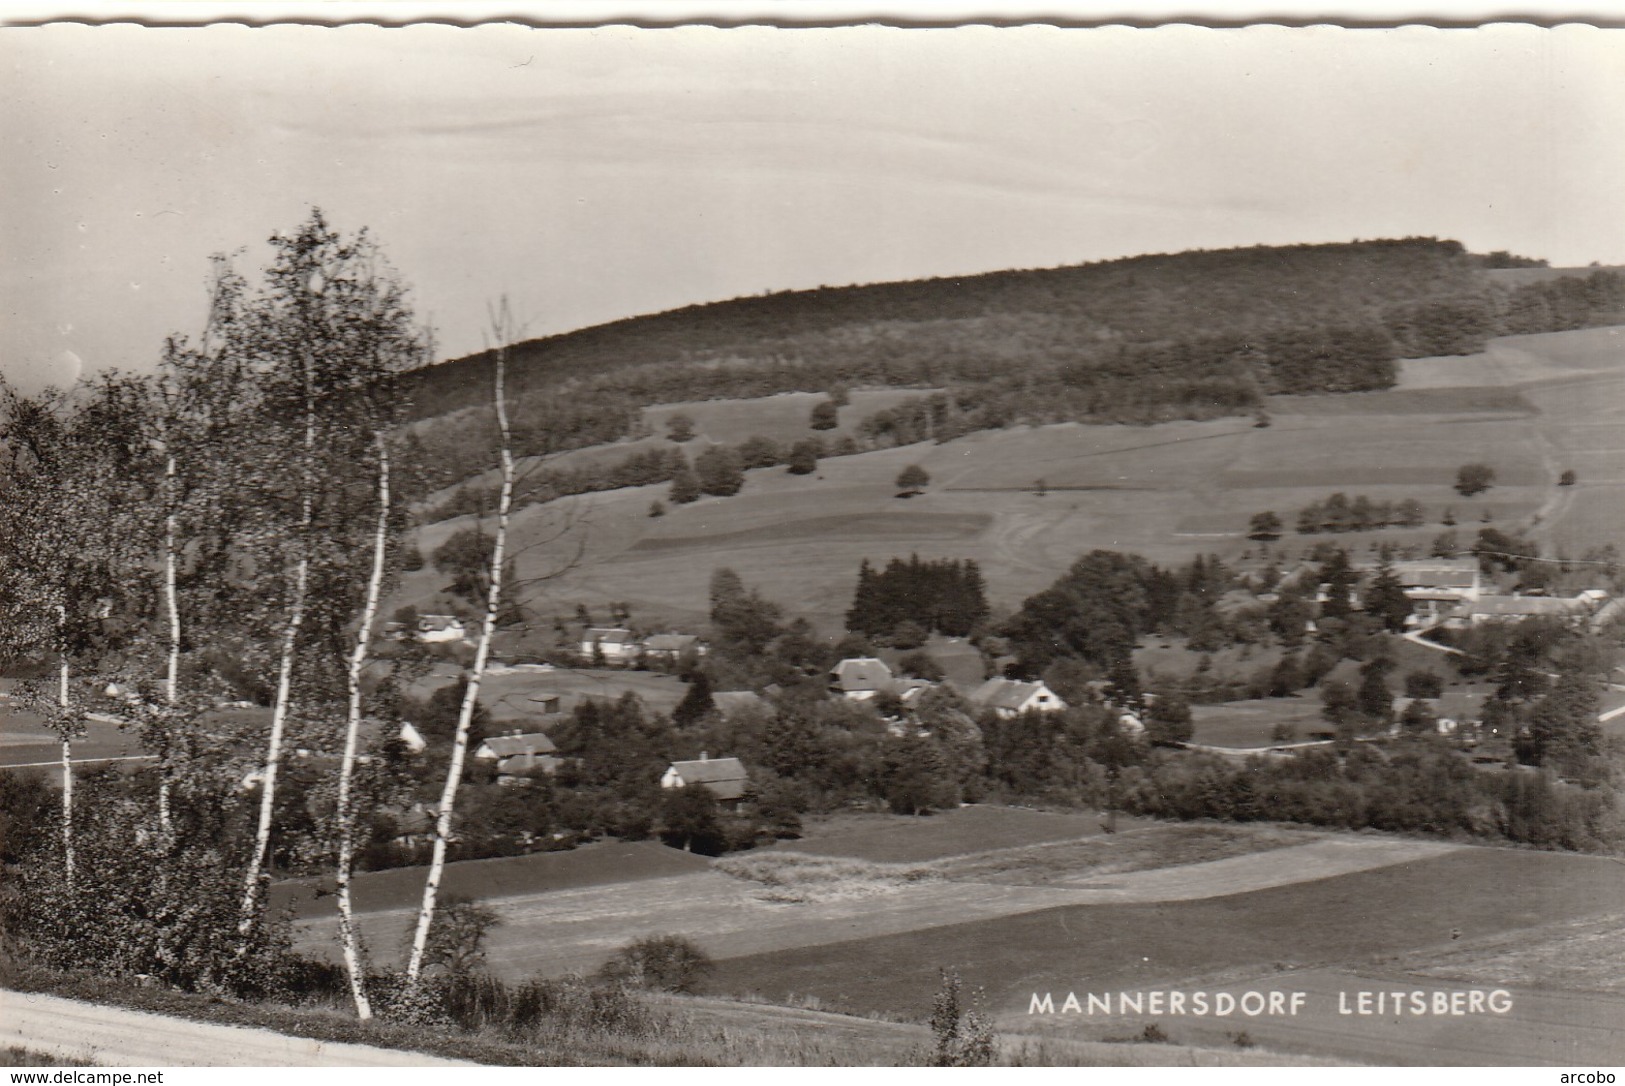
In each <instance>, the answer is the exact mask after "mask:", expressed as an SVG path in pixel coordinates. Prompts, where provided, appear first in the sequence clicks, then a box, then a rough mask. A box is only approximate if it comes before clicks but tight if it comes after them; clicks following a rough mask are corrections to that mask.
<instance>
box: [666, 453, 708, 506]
mask: <svg viewBox="0 0 1625 1086" xmlns="http://www.w3.org/2000/svg"><path fill="white" fill-rule="evenodd" d="M667 497H669V498H671V502H672V504H673V505H687V504H688V503H689V502H693V501H699V500H700V480H699V479H698V478H697V477H695V475H694V469H693V468H691V467H689V466H688V465H687V464H686V463H685V464H684V465H683V466H682V467H680V468H678V469H677V472H676V474H675V475H673V476H672V477H671V492H670V493H669V494H668V495H667Z"/></svg>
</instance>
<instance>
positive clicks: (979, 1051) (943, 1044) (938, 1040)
mask: <svg viewBox="0 0 1625 1086" xmlns="http://www.w3.org/2000/svg"><path fill="white" fill-rule="evenodd" d="M961 988H962V985H961V982H960V979H959V974H958V973H955V972H954V971H953V970H951V969H944V970H942V985H941V987H939V988H938V989H937V997H936V999H935V1000H934V1001H933V1003H932V1006H931V1035H932V1037H933V1038H934V1039H935V1047H934V1050H933V1051H932V1053H931V1061H930V1063H931V1066H932V1067H990V1066H992V1064H993V1025H992V1023H991V1022H989V1021H988V1019H987V1017H986V1016H985V1015H984V1014H983V1013H982V1011H981V1007H980V1003H981V1000H980V994H981V993H980V992H979V991H978V992H977V993H976V994H975V995H973V996H972V997H971V1000H970V1006H969V1007H967V1006H965V1000H964V999H963V997H962V994H961Z"/></svg>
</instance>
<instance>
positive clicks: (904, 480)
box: [897, 464, 931, 498]
mask: <svg viewBox="0 0 1625 1086" xmlns="http://www.w3.org/2000/svg"><path fill="white" fill-rule="evenodd" d="M930 485H931V476H930V475H929V474H928V473H927V472H926V470H925V469H924V468H922V467H920V465H918V464H910V465H909V466H908V467H906V468H904V469H903V470H902V471H900V472H898V473H897V490H898V496H899V497H905V498H906V497H912V496H914V495H915V494H918V493H919V492H920V491H922V490H924V489H925V488H926V487H928V486H930Z"/></svg>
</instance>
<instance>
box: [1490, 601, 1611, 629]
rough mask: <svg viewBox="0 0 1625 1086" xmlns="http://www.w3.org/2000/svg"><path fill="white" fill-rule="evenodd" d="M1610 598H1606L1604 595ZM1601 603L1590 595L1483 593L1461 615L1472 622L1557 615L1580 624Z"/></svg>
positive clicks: (1517, 620) (1520, 619) (1512, 620)
mask: <svg viewBox="0 0 1625 1086" xmlns="http://www.w3.org/2000/svg"><path fill="white" fill-rule="evenodd" d="M1603 598H1606V597H1603ZM1600 606H1601V600H1599V599H1598V598H1597V597H1596V596H1593V595H1590V594H1582V595H1579V596H1572V597H1564V596H1479V597H1478V598H1477V599H1475V600H1473V601H1472V602H1471V603H1469V604H1467V605H1466V606H1464V607H1463V608H1462V610H1461V615H1462V617H1463V618H1465V619H1466V621H1467V622H1468V623H1470V624H1471V625H1474V626H1481V625H1483V624H1484V623H1487V622H1522V621H1523V620H1524V619H1526V618H1556V619H1562V620H1563V621H1565V622H1571V623H1579V622H1582V621H1583V620H1585V619H1587V618H1589V617H1590V616H1591V615H1592V613H1593V612H1595V611H1597V610H1598V609H1599V607H1600Z"/></svg>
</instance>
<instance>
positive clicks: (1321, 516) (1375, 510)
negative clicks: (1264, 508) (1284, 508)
mask: <svg viewBox="0 0 1625 1086" xmlns="http://www.w3.org/2000/svg"><path fill="white" fill-rule="evenodd" d="M1260 515H1261V516H1263V515H1265V514H1260ZM1267 515H1268V516H1270V517H1274V514H1273V513H1270V514H1267ZM1425 521H1426V511H1425V510H1424V509H1423V508H1422V503H1421V502H1419V501H1417V500H1416V499H1415V498H1406V499H1404V500H1403V501H1399V502H1391V501H1372V500H1371V499H1370V498H1368V497H1366V496H1365V495H1364V494H1356V495H1355V496H1354V498H1353V499H1352V500H1350V498H1349V496H1348V495H1347V494H1344V493H1341V492H1339V493H1336V494H1333V495H1332V496H1331V497H1329V498H1327V499H1326V500H1325V501H1324V502H1311V503H1309V504H1308V505H1306V506H1304V507H1303V508H1302V509H1299V510H1298V513H1297V517H1296V520H1295V527H1296V530H1297V532H1298V534H1299V535H1314V534H1316V533H1318V532H1367V531H1371V530H1373V529H1377V528H1387V527H1389V526H1394V527H1399V528H1419V527H1421V526H1422V524H1423V523H1425ZM1272 523H1273V526H1274V529H1275V534H1279V532H1280V519H1279V518H1275V519H1274V520H1273V522H1272ZM1258 527H1259V524H1258V521H1257V518H1255V519H1254V524H1253V529H1254V538H1268V536H1266V535H1259V534H1258V533H1257V529H1258Z"/></svg>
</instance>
